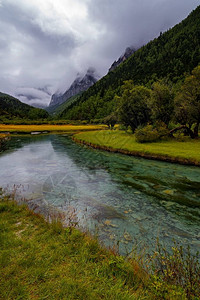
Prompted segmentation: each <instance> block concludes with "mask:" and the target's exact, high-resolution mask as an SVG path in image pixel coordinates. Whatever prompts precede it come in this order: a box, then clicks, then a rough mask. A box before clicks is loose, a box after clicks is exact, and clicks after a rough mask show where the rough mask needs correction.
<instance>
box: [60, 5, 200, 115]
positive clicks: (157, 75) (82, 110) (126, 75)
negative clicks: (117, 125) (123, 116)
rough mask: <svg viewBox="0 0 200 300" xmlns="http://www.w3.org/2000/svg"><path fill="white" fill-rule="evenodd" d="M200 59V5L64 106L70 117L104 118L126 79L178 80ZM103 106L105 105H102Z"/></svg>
mask: <svg viewBox="0 0 200 300" xmlns="http://www.w3.org/2000/svg"><path fill="white" fill-rule="evenodd" d="M199 63H200V6H198V7H197V9H196V10H194V11H193V12H192V13H191V14H190V15H189V16H188V17H187V18H186V19H185V20H183V21H182V22H181V23H180V24H178V25H176V26H175V27H173V28H172V29H170V30H168V31H167V32H165V33H163V34H161V35H160V36H159V37H158V38H156V39H154V40H153V41H151V42H149V43H148V44H147V45H146V46H143V47H142V48H140V49H139V50H137V51H136V52H135V53H134V54H133V55H132V56H131V57H130V58H128V59H127V60H126V61H125V62H124V63H122V64H121V65H119V66H118V67H117V68H116V69H115V70H114V71H111V72H109V73H108V74H107V75H106V76H105V77H103V78H102V79H101V80H99V81H98V82H97V83H96V84H94V85H93V86H92V87H91V88H89V89H88V90H87V91H86V92H84V93H83V94H82V95H81V97H80V98H79V100H78V101H77V102H76V103H75V104H72V105H71V106H70V107H68V108H67V109H66V110H64V111H63V112H62V113H61V115H60V117H61V118H67V119H93V118H102V117H105V116H106V115H108V114H110V113H111V112H112V110H113V105H114V103H115V101H114V100H113V97H114V95H115V94H116V93H118V92H119V90H120V86H121V85H122V84H123V82H124V81H125V80H129V79H132V80H133V81H134V83H135V84H151V83H152V82H154V81H156V80H158V79H162V78H166V79H167V80H169V81H172V82H174V83H175V82H177V81H178V80H181V79H183V77H184V74H185V73H186V72H191V70H192V69H194V67H196V66H197V65H198V64H199ZM102 106H103V108H102Z"/></svg>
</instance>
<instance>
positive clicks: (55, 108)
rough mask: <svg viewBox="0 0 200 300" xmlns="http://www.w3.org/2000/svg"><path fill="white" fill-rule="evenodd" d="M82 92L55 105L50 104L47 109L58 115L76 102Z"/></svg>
mask: <svg viewBox="0 0 200 300" xmlns="http://www.w3.org/2000/svg"><path fill="white" fill-rule="evenodd" d="M81 94H82V93H79V94H78V95H75V96H73V97H71V98H69V99H67V100H66V101H65V102H64V103H61V104H56V105H54V106H48V107H46V108H45V110H46V111H47V112H48V113H49V114H50V115H52V116H55V117H56V116H57V115H59V114H61V113H62V112H63V111H64V110H65V109H66V108H68V107H69V106H70V105H71V104H72V103H73V104H74V103H75V102H76V100H77V99H78V98H79V97H80V95H81Z"/></svg>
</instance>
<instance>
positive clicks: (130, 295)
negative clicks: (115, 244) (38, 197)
mask: <svg viewBox="0 0 200 300" xmlns="http://www.w3.org/2000/svg"><path fill="white" fill-rule="evenodd" d="M146 280H147V276H146V274H145V273H144V271H142V269H140V268H139V267H138V265H137V264H136V263H129V262H126V261H125V260H124V259H123V258H121V257H120V256H116V255H115V254H113V253H112V252H110V251H108V250H104V249H103V248H101V247H100V245H99V244H98V242H97V240H95V239H93V238H91V237H90V236H89V235H86V234H83V233H81V232H80V231H78V230H77V229H74V228H71V229H69V228H67V229H63V227H62V226H61V224H60V223H59V222H57V223H56V222H54V223H53V224H49V223H47V222H46V221H45V220H44V219H43V218H42V217H41V216H38V215H36V214H34V213H33V212H31V211H30V210H28V209H27V208H26V207H25V206H17V205H16V203H14V202H12V201H6V200H5V199H4V200H1V201H0V299H51V300H52V299H92V300H93V299H139V298H140V296H141V297H142V298H140V299H149V297H147V298H146V296H145V294H146V291H145V288H144V286H145V284H146V283H145V282H146ZM139 295H140V296H139Z"/></svg>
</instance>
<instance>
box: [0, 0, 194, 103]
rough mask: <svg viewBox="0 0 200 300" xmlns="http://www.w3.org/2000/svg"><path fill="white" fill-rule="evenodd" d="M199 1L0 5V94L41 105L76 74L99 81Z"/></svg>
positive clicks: (23, 0)
mask: <svg viewBox="0 0 200 300" xmlns="http://www.w3.org/2000/svg"><path fill="white" fill-rule="evenodd" d="M199 4H200V3H199V1H197V0H190V1H188V0H123V1H122V0H73V1H71V0H57V1H54V0H44V1H40V0H29V1H27V0H17V1H16V0H0V26H1V35H0V65H1V68H0V91H1V92H5V93H9V94H12V95H14V96H17V97H18V98H19V99H21V100H22V101H23V102H26V103H29V104H33V105H39V106H44V105H47V104H48V102H49V101H50V97H51V94H52V93H54V92H56V91H57V90H59V91H63V92H64V91H65V90H66V89H67V87H69V86H70V84H71V83H72V81H73V80H74V78H75V77H76V74H77V73H78V72H81V73H83V72H85V71H86V70H87V69H88V68H89V67H94V68H95V69H96V70H97V72H98V74H99V75H100V76H103V75H105V74H106V73H107V71H108V69H109V67H110V65H111V64H112V63H113V61H114V60H116V59H117V58H118V57H119V56H120V55H121V54H122V53H123V51H124V50H125V48H126V47H127V46H134V47H140V46H142V45H144V44H146V43H147V42H148V41H149V40H151V39H153V38H155V37H156V36H158V35H159V34H160V32H161V31H162V32H164V31H166V30H167V29H169V28H170V27H172V26H174V25H175V24H177V23H179V22H180V21H181V20H182V19H184V18H185V17H186V16H187V15H188V14H189V13H190V12H191V11H192V10H193V9H195V8H196V7H197V5H199Z"/></svg>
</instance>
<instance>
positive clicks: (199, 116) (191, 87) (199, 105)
mask: <svg viewBox="0 0 200 300" xmlns="http://www.w3.org/2000/svg"><path fill="white" fill-rule="evenodd" d="M175 117H176V120H177V121H178V122H179V123H181V124H182V125H185V126H186V125H187V126H188V128H189V129H190V130H191V128H192V127H194V128H193V132H191V133H192V134H191V137H194V138H196V137H198V130H199V124H200V66H198V67H196V68H195V69H194V70H193V71H192V75H190V76H188V77H186V79H185V81H184V83H183V85H182V87H181V89H180V92H179V93H178V94H177V96H176V98H175Z"/></svg>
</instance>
